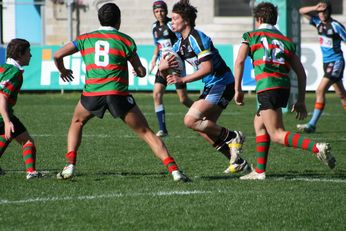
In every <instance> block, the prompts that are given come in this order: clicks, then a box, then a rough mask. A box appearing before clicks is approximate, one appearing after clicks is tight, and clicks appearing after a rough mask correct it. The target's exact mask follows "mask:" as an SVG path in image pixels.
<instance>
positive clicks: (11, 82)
mask: <svg viewBox="0 0 346 231" xmlns="http://www.w3.org/2000/svg"><path fill="white" fill-rule="evenodd" d="M22 84H23V71H21V70H20V69H19V68H18V67H16V66H14V65H11V64H3V65H1V66H0V93H1V94H3V95H5V96H6V97H7V99H8V113H9V115H10V117H11V116H12V115H13V106H14V105H15V104H16V102H17V96H18V93H19V91H20V88H21V87H22ZM0 121H3V118H2V116H1V115H0Z"/></svg>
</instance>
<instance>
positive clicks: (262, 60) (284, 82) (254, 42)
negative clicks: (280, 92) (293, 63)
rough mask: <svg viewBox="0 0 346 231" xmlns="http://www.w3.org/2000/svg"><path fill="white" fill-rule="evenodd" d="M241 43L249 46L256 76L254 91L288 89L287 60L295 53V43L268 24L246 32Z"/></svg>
mask: <svg viewBox="0 0 346 231" xmlns="http://www.w3.org/2000/svg"><path fill="white" fill-rule="evenodd" d="M242 43H244V44H247V45H248V46H249V48H250V50H249V56H250V57H251V59H252V64H253V67H254V71H255V78H256V92H257V93H260V92H262V91H267V90H273V89H289V88H290V78H289V75H288V73H289V70H290V65H289V62H288V60H289V59H290V58H291V57H292V56H293V55H294V54H295V51H296V48H295V44H294V43H293V42H292V41H291V40H290V39H288V38H287V37H285V36H284V35H282V34H281V32H280V31H278V30H277V29H275V27H273V26H271V25H269V24H262V25H261V27H260V28H259V29H257V30H254V31H250V32H247V33H245V34H244V35H243V37H242Z"/></svg>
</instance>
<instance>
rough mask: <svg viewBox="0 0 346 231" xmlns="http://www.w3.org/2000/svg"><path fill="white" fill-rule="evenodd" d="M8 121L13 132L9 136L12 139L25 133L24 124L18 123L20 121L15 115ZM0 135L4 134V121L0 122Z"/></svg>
mask: <svg viewBox="0 0 346 231" xmlns="http://www.w3.org/2000/svg"><path fill="white" fill-rule="evenodd" d="M10 120H11V122H12V124H13V126H14V132H13V133H12V134H11V137H12V138H16V137H17V136H19V135H20V134H22V133H23V132H25V131H26V128H25V126H24V124H23V123H22V122H20V120H19V119H18V118H17V117H16V116H15V115H13V116H12V117H11V119H10ZM0 134H1V135H4V134H5V124H4V121H1V122H0Z"/></svg>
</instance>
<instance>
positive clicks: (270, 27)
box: [258, 23, 277, 30]
mask: <svg viewBox="0 0 346 231" xmlns="http://www.w3.org/2000/svg"><path fill="white" fill-rule="evenodd" d="M258 29H269V30H277V29H276V27H275V26H273V25H271V24H268V23H262V24H261V25H260V26H259V27H258Z"/></svg>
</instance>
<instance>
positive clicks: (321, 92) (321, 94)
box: [315, 88, 324, 98]
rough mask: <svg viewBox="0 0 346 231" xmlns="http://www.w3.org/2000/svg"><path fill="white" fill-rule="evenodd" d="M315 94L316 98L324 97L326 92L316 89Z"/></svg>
mask: <svg viewBox="0 0 346 231" xmlns="http://www.w3.org/2000/svg"><path fill="white" fill-rule="evenodd" d="M315 94H316V97H320V98H321V97H323V96H324V90H323V89H319V88H318V89H316V92H315Z"/></svg>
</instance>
